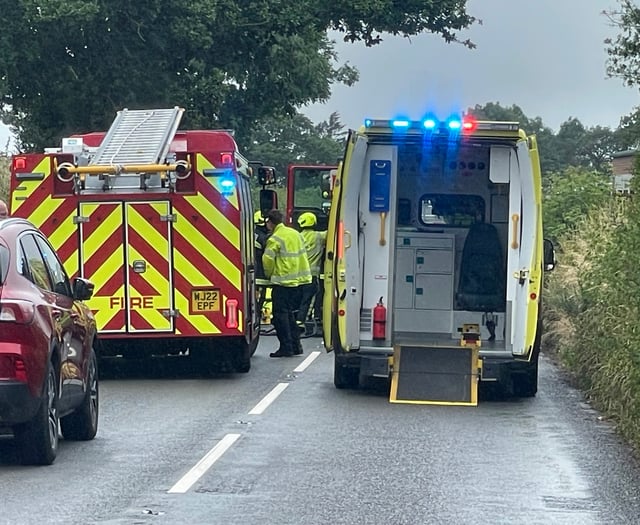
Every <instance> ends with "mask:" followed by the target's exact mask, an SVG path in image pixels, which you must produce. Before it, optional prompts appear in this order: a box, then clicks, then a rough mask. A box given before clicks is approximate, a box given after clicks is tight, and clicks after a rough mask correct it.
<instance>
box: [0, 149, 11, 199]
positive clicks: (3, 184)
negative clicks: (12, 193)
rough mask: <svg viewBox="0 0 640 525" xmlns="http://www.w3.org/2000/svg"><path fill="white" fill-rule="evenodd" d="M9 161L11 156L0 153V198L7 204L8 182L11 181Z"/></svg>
mask: <svg viewBox="0 0 640 525" xmlns="http://www.w3.org/2000/svg"><path fill="white" fill-rule="evenodd" d="M10 162H11V157H9V156H8V155H4V154H0V199H2V200H3V201H4V202H6V203H7V204H8V203H9V182H10V181H11V174H10V173H9V166H10Z"/></svg>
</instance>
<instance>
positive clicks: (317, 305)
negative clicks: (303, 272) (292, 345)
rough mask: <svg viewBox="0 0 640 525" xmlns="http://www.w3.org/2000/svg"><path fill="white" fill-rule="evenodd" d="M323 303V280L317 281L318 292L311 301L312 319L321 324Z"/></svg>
mask: <svg viewBox="0 0 640 525" xmlns="http://www.w3.org/2000/svg"><path fill="white" fill-rule="evenodd" d="M323 301H324V279H318V291H317V292H316V296H315V297H314V299H313V318H314V319H315V320H316V322H317V323H320V324H322V302H323Z"/></svg>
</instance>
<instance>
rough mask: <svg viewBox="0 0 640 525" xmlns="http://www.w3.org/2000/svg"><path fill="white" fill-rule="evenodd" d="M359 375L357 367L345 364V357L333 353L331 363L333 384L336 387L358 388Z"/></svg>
mask: <svg viewBox="0 0 640 525" xmlns="http://www.w3.org/2000/svg"><path fill="white" fill-rule="evenodd" d="M334 352H335V350H334ZM359 375H360V369H359V368H352V367H349V366H348V365H347V359H345V358H344V357H342V356H341V355H339V354H338V353H335V355H334V364H333V384H334V385H335V387H336V388H340V389H343V388H358V383H359Z"/></svg>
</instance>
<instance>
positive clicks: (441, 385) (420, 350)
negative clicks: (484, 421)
mask: <svg viewBox="0 0 640 525" xmlns="http://www.w3.org/2000/svg"><path fill="white" fill-rule="evenodd" d="M478 353H479V345H476V344H470V345H462V346H454V345H451V346H433V345H420V344H406V345H395V346H394V355H393V370H392V374H391V392H390V395H389V401H390V402H391V403H406V404H419V405H462V406H477V404H478V381H479V369H480V363H481V361H480V360H479V357H478Z"/></svg>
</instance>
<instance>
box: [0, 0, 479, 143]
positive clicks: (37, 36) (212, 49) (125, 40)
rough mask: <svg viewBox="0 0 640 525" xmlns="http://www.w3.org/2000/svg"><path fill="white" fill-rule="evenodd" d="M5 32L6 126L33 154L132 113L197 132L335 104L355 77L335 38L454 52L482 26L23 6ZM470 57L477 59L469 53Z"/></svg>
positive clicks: (241, 6)
mask: <svg viewBox="0 0 640 525" xmlns="http://www.w3.org/2000/svg"><path fill="white" fill-rule="evenodd" d="M5 4H7V5H5V6H3V9H2V10H1V11H0V23H2V26H3V27H5V28H11V29H10V30H7V31H4V32H2V33H1V34H0V97H1V101H2V109H3V113H2V115H1V118H2V120H3V122H5V123H7V124H9V125H11V126H12V128H13V131H14V132H15V133H16V134H17V137H18V142H19V143H20V145H21V146H22V147H23V149H42V148H43V147H45V146H51V145H55V144H57V143H58V142H59V139H60V138H61V137H62V136H65V135H68V134H69V133H72V132H84V131H91V130H97V129H106V128H107V127H108V125H109V124H110V123H111V122H112V120H113V117H114V115H115V112H116V111H117V110H119V109H122V108H123V107H131V108H143V107H167V106H168V107H171V106H174V105H179V106H182V107H184V108H186V113H185V118H184V120H185V125H187V126H189V127H207V128H208V127H224V128H232V129H234V130H236V132H237V136H238V137H239V140H240V141H243V140H246V138H248V137H249V136H250V133H251V130H252V126H253V124H254V123H255V122H256V121H258V120H261V119H263V118H265V117H269V116H272V115H286V114H288V115H292V114H294V113H295V110H296V108H297V107H300V106H302V105H304V104H308V103H311V102H318V101H324V100H326V99H327V98H328V97H329V95H330V87H331V85H332V84H333V83H335V82H344V83H346V84H352V83H353V82H355V81H356V80H357V78H358V75H357V71H356V70H355V69H354V68H353V67H351V66H350V65H349V64H343V65H339V63H338V57H337V54H336V51H335V48H334V45H335V42H334V41H331V40H329V39H328V37H327V29H329V28H332V29H336V30H338V31H340V32H342V33H343V34H344V35H345V37H344V38H345V40H348V41H352V42H353V41H363V42H364V43H365V44H366V45H368V46H371V45H375V44H377V43H379V42H380V41H381V39H382V36H381V35H382V34H384V33H391V34H400V35H404V36H411V35H416V34H419V33H423V32H432V33H435V34H439V35H441V36H442V37H443V38H444V39H445V40H446V41H447V42H453V41H458V38H457V34H456V31H459V30H461V29H464V28H465V27H468V26H469V25H471V24H472V23H474V21H475V19H474V18H473V17H472V16H469V15H468V14H467V13H466V11H465V7H466V0H440V1H438V2H432V1H431V0H342V1H340V2H337V1H328V0H299V1H296V2H282V1H279V0H154V1H138V2H130V1H129V0H47V2H41V1H39V0H13V1H11V2H5ZM461 43H462V44H463V45H466V46H468V47H473V44H472V43H471V42H468V41H464V42H461Z"/></svg>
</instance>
